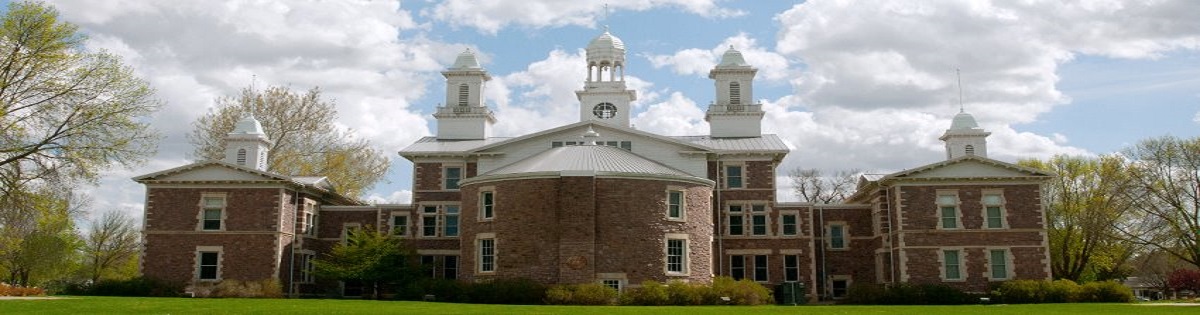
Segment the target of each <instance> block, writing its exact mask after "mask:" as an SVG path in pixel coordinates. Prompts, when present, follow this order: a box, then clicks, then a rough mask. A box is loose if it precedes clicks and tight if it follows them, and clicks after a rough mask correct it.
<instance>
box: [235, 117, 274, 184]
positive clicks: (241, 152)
mask: <svg viewBox="0 0 1200 315" xmlns="http://www.w3.org/2000/svg"><path fill="white" fill-rule="evenodd" d="M271 144H272V142H271V139H270V138H268V137H267V134H266V133H265V132H263V128H262V124H260V123H259V122H258V119H255V118H254V115H253V114H249V115H246V117H243V118H242V119H241V120H239V121H238V122H237V124H235V125H234V127H233V132H230V133H229V134H228V135H226V136H225V162H228V163H231V164H235V165H239V166H245V167H249V168H252V169H256V170H259V171H266V170H267V153H268V152H267V151H269V150H270V148H271Z"/></svg>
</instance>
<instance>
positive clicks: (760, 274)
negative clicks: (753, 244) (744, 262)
mask: <svg viewBox="0 0 1200 315" xmlns="http://www.w3.org/2000/svg"><path fill="white" fill-rule="evenodd" d="M768 280H769V278H768V277H767V255H754V281H757V282H767V281H768Z"/></svg>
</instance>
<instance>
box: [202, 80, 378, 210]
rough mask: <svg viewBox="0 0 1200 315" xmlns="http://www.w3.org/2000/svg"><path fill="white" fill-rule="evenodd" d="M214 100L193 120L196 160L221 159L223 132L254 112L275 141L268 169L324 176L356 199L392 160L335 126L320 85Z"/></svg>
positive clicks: (278, 88) (248, 92)
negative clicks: (213, 105) (211, 106)
mask: <svg viewBox="0 0 1200 315" xmlns="http://www.w3.org/2000/svg"><path fill="white" fill-rule="evenodd" d="M217 104H218V107H217V108H216V109H215V110H212V111H209V112H208V113H207V114H205V115H204V116H203V117H200V118H198V119H196V121H195V122H194V123H193V126H194V129H193V130H192V133H191V134H189V135H188V139H189V141H190V142H191V143H192V145H193V146H195V151H194V152H193V154H194V155H195V156H196V157H198V158H201V159H208V160H221V159H223V158H224V154H225V151H224V148H225V137H226V135H227V134H229V132H231V131H233V128H234V126H235V125H236V124H237V122H238V120H240V119H242V118H243V117H246V115H248V114H253V115H254V117H255V118H257V119H258V120H259V122H260V123H262V127H263V131H264V132H266V133H267V136H268V137H270V138H271V141H273V142H274V143H273V144H272V146H271V147H270V148H269V150H270V157H269V158H268V159H269V161H268V165H267V169H268V170H269V171H272V172H276V173H280V174H284V175H320V176H326V177H328V178H329V180H330V181H332V182H333V183H334V186H336V187H337V188H338V190H339V191H340V192H341V193H343V194H346V195H349V196H355V197H357V196H359V195H360V194H362V193H363V192H365V191H367V190H369V189H370V188H371V187H372V186H374V185H375V183H376V182H378V181H379V180H380V179H382V178H383V176H384V175H386V173H387V169H388V166H389V165H390V163H391V161H390V160H389V158H388V157H387V156H386V155H385V154H384V153H383V152H382V151H380V150H377V149H375V148H374V147H373V146H372V145H371V143H370V142H368V141H367V140H366V139H362V138H355V137H354V134H353V131H352V130H341V129H339V128H337V126H336V120H337V111H336V110H335V109H334V104H333V103H332V102H330V101H326V100H324V99H322V97H321V91H320V89H317V88H313V89H311V90H308V92H304V93H297V92H293V91H292V90H291V89H289V88H287V87H282V86H272V87H268V88H267V89H266V90H265V91H257V90H254V89H251V88H246V89H243V90H242V93H241V95H240V96H238V97H223V98H219V99H217Z"/></svg>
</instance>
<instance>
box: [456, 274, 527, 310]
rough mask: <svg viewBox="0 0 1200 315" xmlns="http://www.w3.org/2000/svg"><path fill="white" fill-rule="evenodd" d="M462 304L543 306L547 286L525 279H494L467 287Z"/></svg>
mask: <svg viewBox="0 0 1200 315" xmlns="http://www.w3.org/2000/svg"><path fill="white" fill-rule="evenodd" d="M466 288H467V289H466V290H465V291H466V292H467V295H466V299H465V300H463V301H461V302H466V303H482V304H525V305H529V304H542V303H543V301H544V300H545V297H546V286H544V285H542V284H541V283H537V282H535V281H533V280H529V279H525V278H512V279H494V280H491V281H487V282H480V283H475V284H471V285H468V286H466Z"/></svg>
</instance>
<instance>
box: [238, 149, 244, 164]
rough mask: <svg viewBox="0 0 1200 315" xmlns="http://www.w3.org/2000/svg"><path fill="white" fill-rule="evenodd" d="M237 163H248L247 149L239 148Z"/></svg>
mask: <svg viewBox="0 0 1200 315" xmlns="http://www.w3.org/2000/svg"><path fill="white" fill-rule="evenodd" d="M237 165H246V149H238V150H237Z"/></svg>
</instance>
